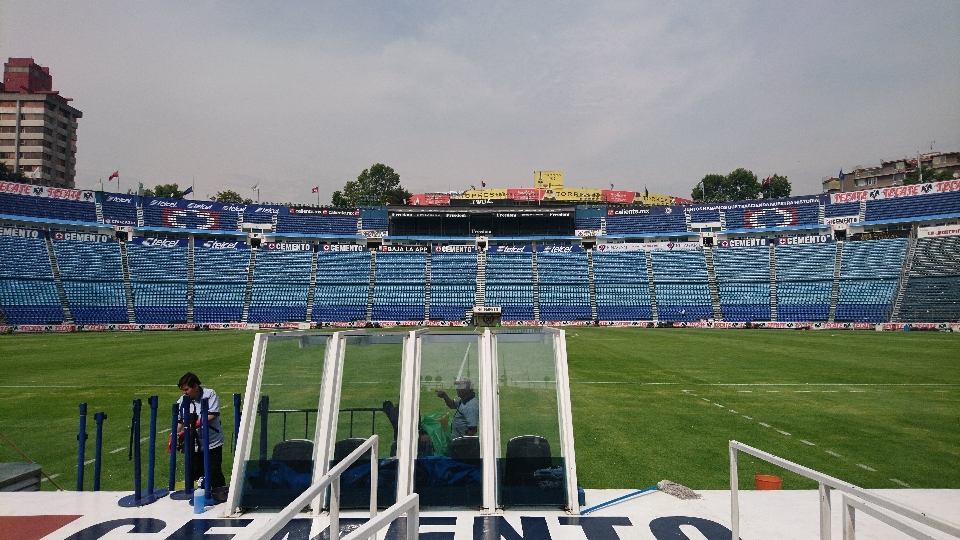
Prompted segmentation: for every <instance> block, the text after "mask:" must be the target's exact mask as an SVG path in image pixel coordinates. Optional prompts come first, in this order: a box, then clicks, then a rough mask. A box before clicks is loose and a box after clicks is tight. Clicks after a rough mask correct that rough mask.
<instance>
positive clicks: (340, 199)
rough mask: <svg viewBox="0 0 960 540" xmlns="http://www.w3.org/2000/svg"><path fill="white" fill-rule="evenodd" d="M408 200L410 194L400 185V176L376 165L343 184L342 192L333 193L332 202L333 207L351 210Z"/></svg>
mask: <svg viewBox="0 0 960 540" xmlns="http://www.w3.org/2000/svg"><path fill="white" fill-rule="evenodd" d="M408 198H410V192H409V191H407V190H405V189H403V186H401V185H400V175H399V174H397V173H396V172H395V171H394V170H393V168H392V167H388V166H386V165H384V164H382V163H377V164H374V165H373V166H371V167H370V168H369V169H364V170H363V172H362V173H360V176H358V177H357V179H356V180H350V181H348V182H347V183H346V184H344V186H343V191H340V190H337V191H334V192H333V198H332V202H333V205H334V206H340V207H343V208H353V207H356V206H381V205H385V204H405V203H406V200H407V199H408Z"/></svg>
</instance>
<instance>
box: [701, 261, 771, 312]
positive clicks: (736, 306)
mask: <svg viewBox="0 0 960 540" xmlns="http://www.w3.org/2000/svg"><path fill="white" fill-rule="evenodd" d="M713 263H714V271H715V272H716V276H717V289H718V290H719V293H720V309H721V312H722V313H723V320H725V321H732V322H751V321H768V320H770V250H769V248H767V247H766V246H755V247H746V248H723V249H715V250H713Z"/></svg>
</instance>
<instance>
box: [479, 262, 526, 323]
mask: <svg viewBox="0 0 960 540" xmlns="http://www.w3.org/2000/svg"><path fill="white" fill-rule="evenodd" d="M484 305H485V306H499V307H500V308H501V316H502V318H503V319H504V320H507V321H532V320H534V317H533V254H532V253H529V252H527V253H497V252H493V251H491V252H489V254H488V256H487V280H486V294H485V299H484Z"/></svg>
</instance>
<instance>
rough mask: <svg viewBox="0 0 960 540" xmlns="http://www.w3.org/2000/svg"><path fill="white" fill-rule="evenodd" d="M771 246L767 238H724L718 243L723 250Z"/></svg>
mask: <svg viewBox="0 0 960 540" xmlns="http://www.w3.org/2000/svg"><path fill="white" fill-rule="evenodd" d="M769 244H770V240H769V239H767V238H724V239H723V240H719V241H718V242H717V246H718V247H722V248H740V247H758V246H767V245H769Z"/></svg>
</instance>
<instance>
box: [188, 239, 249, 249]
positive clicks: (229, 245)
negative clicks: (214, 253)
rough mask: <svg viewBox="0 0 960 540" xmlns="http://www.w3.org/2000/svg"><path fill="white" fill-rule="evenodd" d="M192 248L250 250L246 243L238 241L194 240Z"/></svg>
mask: <svg viewBox="0 0 960 540" xmlns="http://www.w3.org/2000/svg"><path fill="white" fill-rule="evenodd" d="M193 247H194V248H206V249H250V246H249V245H248V244H247V243H246V242H240V241H239V240H236V241H223V240H194V241H193Z"/></svg>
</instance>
